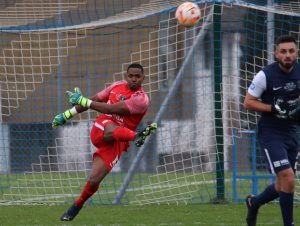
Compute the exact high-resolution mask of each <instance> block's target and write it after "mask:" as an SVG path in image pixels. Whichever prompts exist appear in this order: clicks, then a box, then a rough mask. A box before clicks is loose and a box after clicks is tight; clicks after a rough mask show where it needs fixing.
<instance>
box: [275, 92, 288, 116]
mask: <svg viewBox="0 0 300 226" xmlns="http://www.w3.org/2000/svg"><path fill="white" fill-rule="evenodd" d="M288 109H289V108H288V104H287V103H286V101H285V100H283V99H282V98H281V97H279V98H277V99H275V100H274V103H273V104H272V111H271V112H272V113H273V114H274V115H275V116H276V117H277V118H280V119H288V118H290V116H289V111H288Z"/></svg>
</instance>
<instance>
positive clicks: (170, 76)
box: [0, 0, 300, 205]
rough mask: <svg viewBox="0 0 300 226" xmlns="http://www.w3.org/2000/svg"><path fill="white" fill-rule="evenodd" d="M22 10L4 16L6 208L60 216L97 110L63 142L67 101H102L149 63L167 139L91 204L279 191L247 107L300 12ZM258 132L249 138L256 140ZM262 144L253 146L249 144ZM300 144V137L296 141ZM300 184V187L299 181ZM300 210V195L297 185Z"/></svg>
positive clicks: (1, 148) (170, 5)
mask: <svg viewBox="0 0 300 226" xmlns="http://www.w3.org/2000/svg"><path fill="white" fill-rule="evenodd" d="M182 2H183V1H179V0H169V1H163V0H141V1H134V0H119V1H117V3H118V4H116V1H105V0H76V1H69V0H60V1H54V2H53V1H46V0H45V1H38V2H36V3H35V2H34V1H32V0H13V1H9V2H7V1H6V3H5V4H1V3H0V14H1V17H0V37H1V39H0V62H1V63H0V205H10V204H22V205H23V204H24V205H28V204H30V205H32V204H64V203H68V204H69V203H71V202H72V201H73V200H74V199H76V198H77V197H78V195H79V194H80V193H81V190H82V188H83V186H84V184H85V181H86V179H87V178H88V176H89V174H90V172H91V164H92V154H93V152H94V151H95V147H94V146H93V145H92V144H91V142H90V139H89V132H90V129H91V127H92V125H93V121H94V119H95V117H96V116H97V115H98V114H99V113H97V112H95V111H92V110H89V111H86V112H84V113H82V114H80V115H77V116H75V117H74V118H73V119H72V120H69V121H68V122H67V123H66V125H64V126H62V127H59V128H57V129H52V128H51V122H52V120H53V118H54V117H55V115H57V114H59V113H61V112H62V111H64V110H65V109H68V108H70V106H69V103H68V99H67V97H66V96H65V91H66V90H72V89H73V88H74V87H80V89H81V90H82V93H83V94H84V95H85V96H92V95H95V93H97V92H98V91H100V90H102V89H103V88H105V87H107V86H108V85H110V84H111V83H113V82H114V81H117V80H120V79H123V78H124V77H123V76H124V73H125V72H126V68H127V66H128V65H129V64H130V63H132V62H138V63H141V64H142V65H143V66H144V69H145V75H146V78H145V81H144V89H145V91H146V92H147V93H148V95H149V96H150V98H151V105H150V107H149V110H148V113H147V115H146V116H145V119H144V120H143V122H142V123H141V125H140V126H139V127H140V128H143V127H144V126H145V125H146V124H147V123H149V122H152V121H155V122H157V123H158V129H157V132H156V133H155V134H153V135H152V136H151V138H150V139H148V140H147V141H146V142H145V145H144V146H142V147H141V148H135V147H134V146H133V145H131V147H130V148H129V149H128V151H127V152H126V153H124V155H123V156H122V157H121V159H120V161H119V162H118V164H117V165H116V166H115V167H114V168H113V170H112V172H111V173H110V174H108V175H107V177H106V178H105V179H104V181H103V182H102V183H101V186H100V189H99V190H98V191H97V192H96V193H95V194H94V195H93V196H92V197H91V199H89V201H88V203H89V204H91V205H92V204H97V205H106V204H120V203H122V204H141V205H145V204H163V203H167V204H190V203H216V202H221V201H229V202H231V201H232V202H239V201H241V200H242V198H243V197H245V196H246V195H247V194H249V193H252V192H253V191H255V192H258V191H260V190H261V189H263V187H264V186H265V185H266V184H268V183H269V182H270V181H271V180H272V179H273V178H270V177H269V176H268V175H269V174H268V170H267V165H266V163H265V161H264V158H263V153H262V152H261V150H260V149H259V146H258V145H256V143H255V145H254V142H256V139H255V135H254V134H255V132H254V131H255V129H256V125H257V121H258V119H259V115H258V114H257V113H255V112H251V111H246V110H245V109H244V108H243V99H244V96H245V94H246V91H247V87H248V85H249V83H250V81H251V80H252V78H253V76H254V75H255V74H256V73H257V72H258V71H259V70H260V69H261V68H262V67H264V66H266V65H267V64H268V63H270V62H272V60H274V59H273V58H272V56H273V54H274V52H273V51H274V39H275V38H276V37H277V36H278V35H281V34H292V35H294V36H295V37H296V38H297V42H298V45H299V42H300V35H299V33H300V31H299V22H300V19H299V18H300V13H299V10H298V9H297V7H296V5H297V4H300V2H299V1H276V2H275V3H273V2H272V1H265V0H255V1H254V0H245V1H235V0H224V1H211V0H201V1H193V2H195V3H197V4H198V6H199V8H200V10H201V19H200V21H199V23H198V24H197V25H196V26H194V27H191V28H185V27H183V26H180V25H179V24H178V23H177V22H176V19H175V16H174V14H175V10H176V8H177V6H178V5H179V4H180V3H182ZM249 131H252V132H251V133H250V132H249ZM252 135H253V136H252ZM299 140H300V136H299ZM297 178H298V174H297ZM296 187H297V189H296V194H295V198H296V199H297V200H298V199H299V197H300V194H299V192H298V189H299V188H300V184H299V180H298V179H297V186H296Z"/></svg>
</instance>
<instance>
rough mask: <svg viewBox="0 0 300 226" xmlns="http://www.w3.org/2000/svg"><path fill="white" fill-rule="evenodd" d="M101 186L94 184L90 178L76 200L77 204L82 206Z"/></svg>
mask: <svg viewBox="0 0 300 226" xmlns="http://www.w3.org/2000/svg"><path fill="white" fill-rule="evenodd" d="M98 188H99V185H96V186H92V185H91V182H90V181H89V180H88V181H87V182H86V184H85V186H84V188H83V191H82V193H81V195H80V196H79V198H78V199H76V200H75V202H74V203H75V205H76V206H79V207H82V206H83V204H84V203H85V201H86V200H88V199H89V197H91V196H92V195H93V194H94V193H95V192H96V191H97V190H98Z"/></svg>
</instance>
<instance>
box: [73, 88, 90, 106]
mask: <svg viewBox="0 0 300 226" xmlns="http://www.w3.org/2000/svg"><path fill="white" fill-rule="evenodd" d="M67 94H68V96H69V102H70V104H72V106H74V105H76V104H79V105H81V106H82V107H85V108H89V107H90V105H91V103H92V101H91V100H90V99H88V98H86V97H84V96H82V94H81V91H80V89H79V88H78V87H75V88H74V92H71V91H67Z"/></svg>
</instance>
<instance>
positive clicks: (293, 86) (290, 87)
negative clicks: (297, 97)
mask: <svg viewBox="0 0 300 226" xmlns="http://www.w3.org/2000/svg"><path fill="white" fill-rule="evenodd" d="M296 88H297V85H296V83H294V82H288V83H286V84H285V86H284V89H285V90H287V91H293V90H295V89H296Z"/></svg>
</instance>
